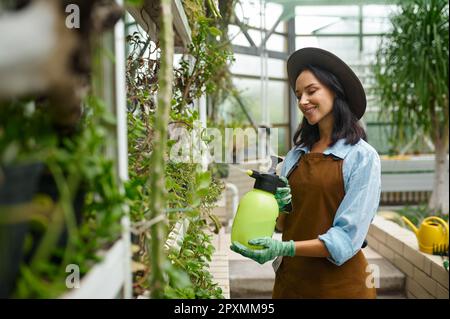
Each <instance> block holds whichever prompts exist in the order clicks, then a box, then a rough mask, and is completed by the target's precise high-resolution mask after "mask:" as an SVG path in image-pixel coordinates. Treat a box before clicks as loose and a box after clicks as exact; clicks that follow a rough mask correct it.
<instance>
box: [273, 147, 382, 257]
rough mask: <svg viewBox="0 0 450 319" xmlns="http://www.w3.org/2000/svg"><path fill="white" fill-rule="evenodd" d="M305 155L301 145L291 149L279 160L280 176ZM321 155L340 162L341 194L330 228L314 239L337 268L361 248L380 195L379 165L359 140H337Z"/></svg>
mask: <svg viewBox="0 0 450 319" xmlns="http://www.w3.org/2000/svg"><path fill="white" fill-rule="evenodd" d="M308 152H309V149H308V148H307V147H304V146H295V147H294V148H292V149H291V150H290V151H289V152H288V153H287V155H286V157H285V160H284V161H283V165H282V168H281V173H280V175H281V176H286V175H288V174H289V173H290V171H291V170H293V168H294V166H295V165H296V164H297V162H298V161H299V159H300V157H301V155H302V154H304V153H308ZM323 154H325V155H329V154H332V155H334V156H336V157H339V158H341V159H343V165H342V175H343V178H344V190H345V195H344V198H343V200H342V202H341V203H340V205H339V207H338V209H337V211H336V214H335V217H334V221H333V224H332V226H331V228H330V229H329V230H328V231H327V232H326V233H325V234H322V235H319V237H318V238H319V239H320V240H321V241H322V242H323V243H324V244H325V246H326V247H327V249H328V251H329V253H330V257H328V260H329V261H331V262H332V263H334V264H336V265H338V266H340V265H342V264H343V263H345V262H346V261H347V260H349V259H350V258H352V257H353V256H354V255H355V254H356V253H357V252H358V251H359V250H360V249H361V245H362V244H363V241H364V239H365V238H366V235H367V232H368V230H369V226H370V224H371V223H372V220H373V218H374V216H375V214H376V212H377V209H378V204H379V201H380V194H381V163H380V157H379V156H378V153H377V152H376V151H375V149H374V148H373V147H372V146H370V145H369V144H368V143H367V142H365V141H364V140H362V139H361V140H360V141H359V142H358V143H357V144H355V145H350V144H348V145H346V144H345V139H341V140H338V141H337V142H336V144H334V145H333V146H332V147H329V148H328V149H326V150H325V151H324V152H323ZM293 196H295V195H293Z"/></svg>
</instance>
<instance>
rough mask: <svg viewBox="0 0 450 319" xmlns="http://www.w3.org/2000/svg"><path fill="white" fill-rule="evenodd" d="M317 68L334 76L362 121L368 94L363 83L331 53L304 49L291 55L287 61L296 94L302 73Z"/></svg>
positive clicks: (290, 80) (353, 110) (291, 82)
mask: <svg viewBox="0 0 450 319" xmlns="http://www.w3.org/2000/svg"><path fill="white" fill-rule="evenodd" d="M308 65H312V66H316V67H319V68H321V69H324V70H326V71H328V72H331V73H332V74H334V75H335V76H336V77H337V78H338V80H339V82H340V83H341V85H342V87H343V88H344V92H345V96H346V99H347V102H348V105H349V107H350V109H351V111H352V112H353V114H355V115H356V117H357V118H358V119H360V118H361V117H362V116H363V115H364V112H365V111H366V105H367V101H366V93H365V92H364V88H363V86H362V83H361V81H360V80H359V79H358V77H357V76H356V74H355V73H354V72H353V71H352V69H351V68H350V67H349V66H348V65H347V64H346V63H345V62H344V61H342V60H341V59H340V58H338V57H337V56H336V55H334V54H333V53H331V52H328V51H326V50H323V49H319V48H303V49H300V50H297V51H295V52H294V53H292V54H291V56H290V57H289V59H288V61H287V73H288V78H289V84H290V85H291V88H292V89H293V90H294V92H295V81H296V80H297V77H298V76H299V75H300V73H301V72H302V71H303V70H304V69H305V68H306V67H307V66H308Z"/></svg>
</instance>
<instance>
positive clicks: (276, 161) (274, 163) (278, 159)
mask: <svg viewBox="0 0 450 319" xmlns="http://www.w3.org/2000/svg"><path fill="white" fill-rule="evenodd" d="M270 159H271V160H272V165H271V166H270V169H269V172H268V173H269V174H275V172H276V169H277V165H278V164H279V163H281V162H282V161H283V159H282V158H281V157H279V156H275V155H270Z"/></svg>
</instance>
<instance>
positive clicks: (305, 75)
mask: <svg viewBox="0 0 450 319" xmlns="http://www.w3.org/2000/svg"><path fill="white" fill-rule="evenodd" d="M295 94H296V96H297V101H298V107H299V109H300V111H301V112H302V113H303V116H304V117H305V118H306V120H307V121H308V123H309V124H310V125H314V124H317V123H319V122H320V121H321V120H323V119H324V118H326V117H329V116H333V113H332V110H333V102H334V93H333V92H332V91H331V90H330V89H329V88H327V87H326V86H324V85H323V84H322V83H320V82H319V80H318V79H317V78H316V77H315V76H314V74H313V73H312V72H311V71H309V70H304V71H302V72H301V73H300V75H299V76H298V77H297V80H296V82H295Z"/></svg>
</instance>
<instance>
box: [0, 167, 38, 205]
mask: <svg viewBox="0 0 450 319" xmlns="http://www.w3.org/2000/svg"><path fill="white" fill-rule="evenodd" d="M43 168H44V165H43V164H42V163H31V164H23V165H11V166H2V167H0V205H17V204H23V203H27V202H30V201H31V200H32V198H33V195H34V194H35V192H36V187H37V185H38V182H39V177H40V173H41V171H42V169H43Z"/></svg>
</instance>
